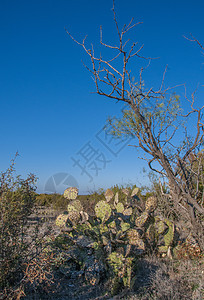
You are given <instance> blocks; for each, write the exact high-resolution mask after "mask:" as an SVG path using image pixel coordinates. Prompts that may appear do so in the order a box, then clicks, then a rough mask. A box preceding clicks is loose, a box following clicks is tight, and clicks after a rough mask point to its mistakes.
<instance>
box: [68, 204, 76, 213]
mask: <svg viewBox="0 0 204 300" xmlns="http://www.w3.org/2000/svg"><path fill="white" fill-rule="evenodd" d="M67 211H68V213H70V212H71V211H77V209H76V208H75V207H74V206H73V205H71V204H68V206H67Z"/></svg>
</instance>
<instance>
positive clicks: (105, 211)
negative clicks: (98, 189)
mask: <svg viewBox="0 0 204 300" xmlns="http://www.w3.org/2000/svg"><path fill="white" fill-rule="evenodd" d="M111 212H112V210H111V207H110V205H109V204H108V203H107V202H106V201H103V200H102V201H99V202H98V203H97V204H96V206H95V213H96V216H97V218H99V219H100V220H101V221H102V222H105V221H107V220H108V219H109V218H110V216H111Z"/></svg>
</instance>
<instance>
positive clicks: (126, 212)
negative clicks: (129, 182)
mask: <svg viewBox="0 0 204 300" xmlns="http://www.w3.org/2000/svg"><path fill="white" fill-rule="evenodd" d="M123 215H124V216H131V215H132V207H129V208H126V209H125V210H124V211H123Z"/></svg>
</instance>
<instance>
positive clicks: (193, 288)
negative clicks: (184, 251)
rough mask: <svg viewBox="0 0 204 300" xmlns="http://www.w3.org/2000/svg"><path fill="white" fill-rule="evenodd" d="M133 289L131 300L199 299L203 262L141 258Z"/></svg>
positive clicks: (203, 293) (202, 290)
mask: <svg viewBox="0 0 204 300" xmlns="http://www.w3.org/2000/svg"><path fill="white" fill-rule="evenodd" d="M134 289H135V292H134V294H133V295H132V296H131V297H130V299H131V300H148V299H155V300H179V299H181V300H183V299H186V300H189V299H193V300H202V299H204V261H203V260H202V259H199V260H177V261H175V260H161V259H158V258H157V257H147V258H146V259H141V260H140V261H139V262H138V271H137V274H136V281H135V284H134ZM126 299H127V298H126Z"/></svg>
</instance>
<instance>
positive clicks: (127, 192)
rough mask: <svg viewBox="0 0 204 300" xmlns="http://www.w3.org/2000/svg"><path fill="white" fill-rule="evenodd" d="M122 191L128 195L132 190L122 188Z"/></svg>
mask: <svg viewBox="0 0 204 300" xmlns="http://www.w3.org/2000/svg"><path fill="white" fill-rule="evenodd" d="M122 193H123V194H125V195H126V196H128V195H129V193H130V190H129V189H128V188H126V189H122Z"/></svg>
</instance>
